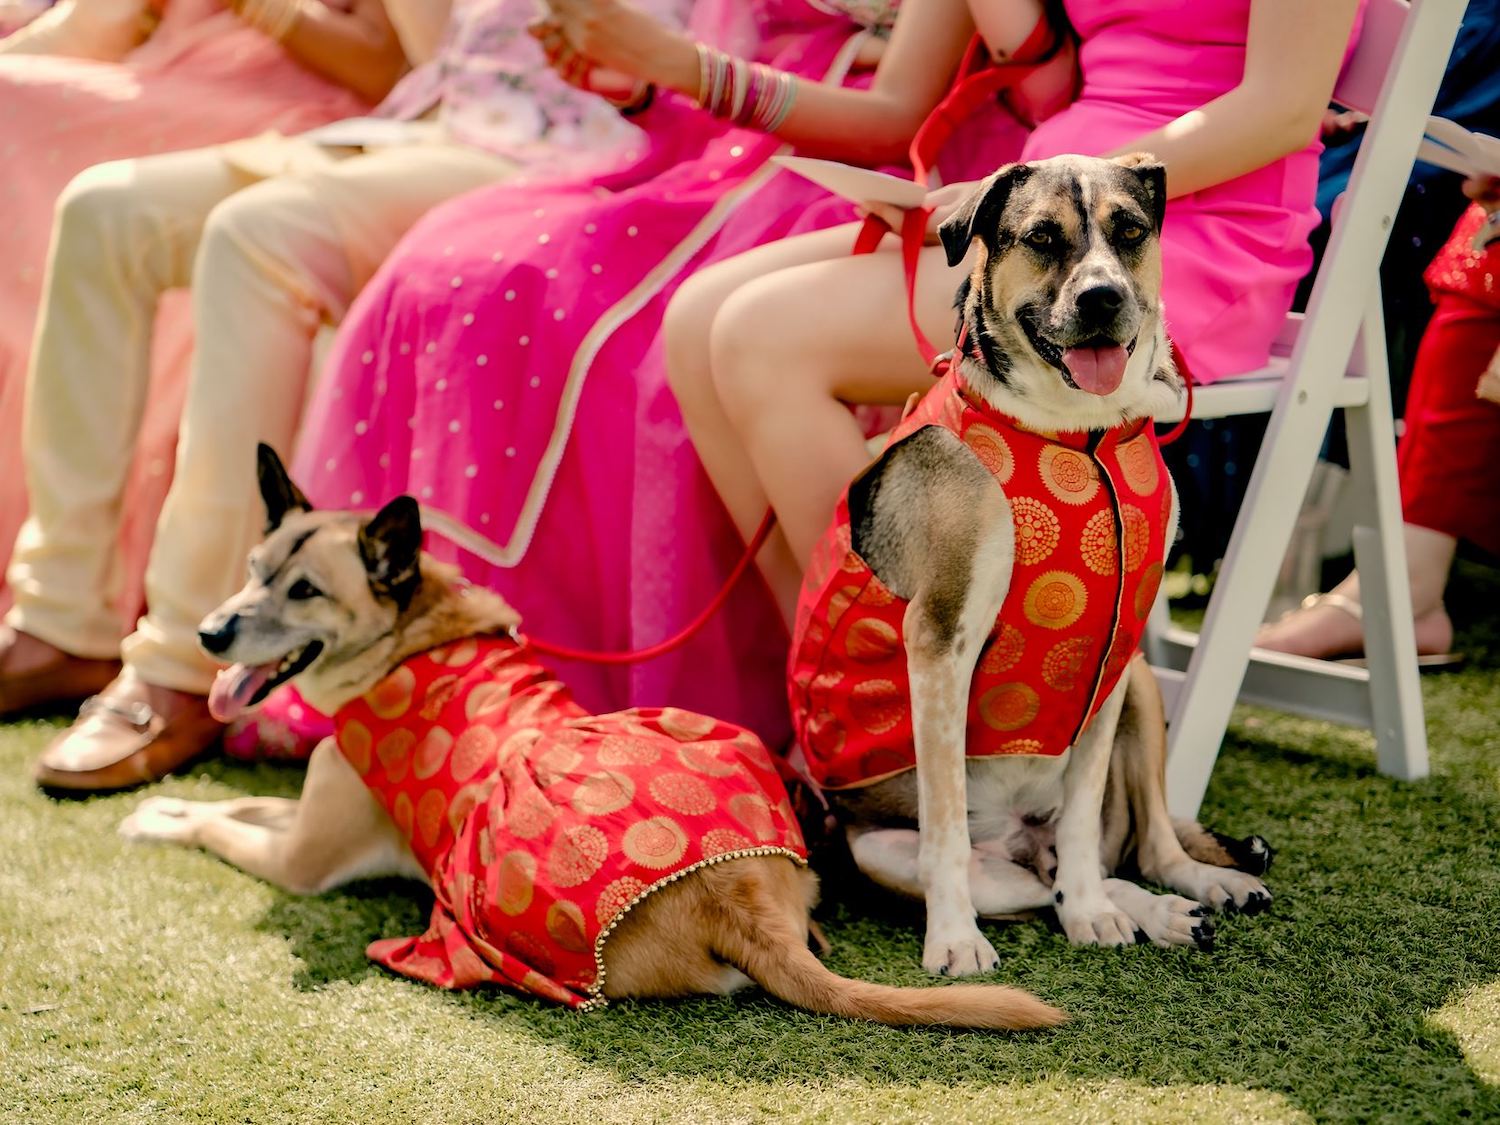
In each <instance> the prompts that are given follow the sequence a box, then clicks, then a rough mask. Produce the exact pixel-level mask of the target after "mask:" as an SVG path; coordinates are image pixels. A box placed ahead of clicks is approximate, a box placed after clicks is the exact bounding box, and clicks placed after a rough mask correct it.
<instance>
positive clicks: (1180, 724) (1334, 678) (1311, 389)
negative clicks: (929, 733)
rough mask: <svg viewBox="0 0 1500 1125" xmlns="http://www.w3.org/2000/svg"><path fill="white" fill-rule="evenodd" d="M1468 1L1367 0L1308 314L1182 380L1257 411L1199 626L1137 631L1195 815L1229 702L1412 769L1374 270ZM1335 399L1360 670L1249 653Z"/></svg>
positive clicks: (1181, 787) (1230, 409)
mask: <svg viewBox="0 0 1500 1125" xmlns="http://www.w3.org/2000/svg"><path fill="white" fill-rule="evenodd" d="M1465 4H1466V0H1416V2H1415V3H1414V4H1411V5H1408V4H1407V3H1406V2H1405V0H1369V4H1368V6H1367V9H1366V12H1365V22H1364V30H1363V33H1362V35H1361V37H1360V41H1359V45H1358V47H1357V48H1356V50H1355V54H1354V57H1353V58H1352V59H1351V60H1350V62H1349V65H1348V66H1347V67H1346V68H1345V71H1344V74H1343V76H1342V78H1341V79H1340V81H1339V84H1338V86H1337V88H1336V90H1335V91H1334V96H1335V98H1336V99H1337V100H1338V101H1339V102H1340V103H1341V104H1343V105H1345V106H1347V107H1349V108H1351V109H1357V110H1360V111H1361V112H1364V113H1367V114H1369V115H1370V123H1369V126H1368V127H1367V129H1366V132H1365V136H1364V140H1363V142H1362V144H1361V145H1360V151H1359V157H1358V159H1357V161H1356V162H1355V165H1354V172H1353V175H1352V176H1351V178H1350V181H1349V190H1348V191H1347V193H1346V194H1345V196H1344V198H1343V200H1342V201H1341V205H1340V208H1339V213H1338V215H1337V216H1336V220H1335V222H1334V226H1333V231H1332V236H1331V237H1330V239H1329V242H1328V248H1327V251H1326V252H1325V254H1324V256H1323V261H1322V265H1321V266H1320V268H1319V270H1318V275H1317V279H1316V281H1315V283H1314V286H1313V290H1312V297H1311V299H1310V300H1309V302H1308V306H1307V312H1306V314H1305V315H1297V314H1293V315H1291V316H1289V317H1288V318H1287V324H1286V328H1285V330H1284V332H1283V333H1282V338H1281V340H1279V341H1278V343H1277V346H1276V348H1275V349H1273V356H1272V359H1271V361H1270V363H1269V364H1268V365H1267V366H1266V367H1265V368H1264V369H1263V370H1261V371H1257V372H1254V373H1252V374H1248V375H1246V376H1243V377H1239V378H1235V379H1231V380H1228V381H1226V382H1223V383H1216V384H1214V385H1213V386H1210V387H1203V388H1199V389H1198V391H1197V393H1196V396H1195V401H1194V404H1193V416H1194V417H1195V418H1225V417H1229V416H1232V415H1237V414H1253V413H1265V412H1267V411H1269V412H1270V414H1271V419H1270V424H1269V426H1268V428H1267V430H1266V435H1265V439H1264V441H1263V443H1262V445H1261V449H1260V453H1259V455H1258V456H1257V457H1256V460H1255V470H1254V472H1253V474H1252V475H1251V478H1250V483H1249V488H1248V491H1247V493H1246V496H1245V501H1244V505H1243V507H1242V508H1241V510H1240V514H1239V517H1238V519H1237V520H1236V521H1235V526H1234V532H1233V534H1232V536H1231V537H1230V541H1229V549H1228V552H1227V554H1226V555H1225V558H1224V563H1223V566H1222V567H1221V569H1220V572H1219V578H1218V581H1217V583H1216V584H1215V587H1214V592H1213V596H1212V598H1211V599H1210V601H1209V604H1208V612H1207V616H1206V617H1205V618H1204V622H1203V628H1202V631H1201V633H1199V634H1193V633H1189V632H1187V631H1185V630H1181V629H1176V628H1173V627H1172V626H1171V622H1170V620H1169V619H1168V618H1167V617H1166V603H1165V599H1163V600H1162V601H1161V602H1160V603H1159V604H1158V607H1157V612H1156V613H1155V614H1154V615H1153V622H1152V627H1151V629H1150V630H1149V631H1148V635H1147V641H1146V652H1147V655H1148V657H1149V659H1150V661H1151V663H1152V665H1153V666H1154V667H1155V668H1156V670H1157V675H1158V679H1159V680H1160V681H1161V684H1162V690H1163V693H1164V694H1165V696H1166V698H1167V708H1168V711H1167V713H1168V715H1170V716H1171V727H1170V735H1169V738H1170V742H1169V751H1168V759H1167V796H1168V803H1169V805H1170V806H1171V809H1172V812H1173V814H1174V815H1177V816H1194V815H1196V813H1197V811H1198V806H1199V805H1200V804H1201V803H1202V800H1203V793H1204V790H1205V789H1207V788H1208V779H1209V776H1210V775H1211V774H1212V772H1213V767H1214V762H1215V760H1216V759H1217V758H1218V754H1219V745H1220V743H1221V742H1222V741H1223V738H1224V733H1225V730H1226V729H1227V727H1228V725H1229V718H1230V713H1231V711H1232V710H1233V707H1234V704H1235V701H1236V699H1243V700H1245V701H1246V702H1253V703H1261V704H1266V705H1269V706H1272V707H1276V708H1279V709H1281V710H1284V711H1291V712H1294V713H1297V714H1304V715H1309V716H1312V717H1315V718H1320V719H1331V720H1333V721H1336V722H1341V723H1346V724H1350V725H1355V726H1365V727H1369V728H1371V729H1373V730H1374V732H1375V737H1376V745H1377V761H1378V765H1379V768H1380V770H1381V772H1383V773H1386V774H1390V775H1392V776H1395V777H1399V778H1404V779H1407V780H1413V779H1416V778H1419V777H1424V776H1426V774H1427V735H1426V729H1425V726H1424V724H1423V715H1422V695H1421V690H1420V686H1419V684H1418V681H1417V664H1416V643H1415V641H1414V639H1413V636H1412V611H1411V595H1410V590H1409V588H1408V585H1407V578H1406V552H1405V549H1404V547H1403V543H1402V535H1401V497H1400V489H1399V485H1398V483H1397V478H1396V457H1395V437H1394V431H1393V420H1392V416H1391V397H1390V382H1389V375H1388V372H1387V369H1386V359H1385V330H1384V325H1383V321H1382V317H1381V304H1380V285H1379V266H1380V259H1381V257H1382V255H1383V254H1384V252H1385V245H1386V240H1387V239H1388V237H1389V235H1390V229H1391V223H1392V220H1393V217H1394V215H1395V213H1396V208H1397V206H1398V205H1399V203H1400V200H1401V195H1402V192H1403V191H1404V189H1405V187H1406V182H1407V179H1408V177H1409V176H1410V173H1411V168H1412V165H1413V163H1414V161H1415V157H1416V152H1417V145H1418V143H1419V142H1420V140H1421V137H1422V132H1423V125H1424V122H1425V121H1426V118H1427V115H1428V113H1429V112H1431V106H1432V103H1433V99H1434V98H1435V97H1436V95H1437V89H1438V85H1439V83H1440V82H1441V80H1442V76H1443V70H1444V67H1445V65H1446V62H1447V59H1448V54H1449V52H1450V51H1451V50H1452V48H1453V41H1454V38H1455V36H1456V34H1457V31H1458V25H1459V21H1460V20H1461V19H1462V17H1463V12H1464V7H1465ZM1335 408H1342V409H1343V410H1344V412H1345V418H1346V422H1347V427H1348V431H1349V459H1350V471H1351V481H1350V483H1351V487H1352V488H1353V490H1354V492H1355V494H1356V497H1357V511H1356V513H1355V529H1354V550H1355V563H1356V565H1357V566H1358V568H1359V575H1360V598H1361V602H1362V604H1363V607H1364V614H1363V617H1364V632H1365V655H1366V663H1367V665H1368V671H1366V670H1365V669H1362V668H1351V667H1348V666H1345V665H1341V664H1334V663H1330V662H1327V661H1321V660H1307V659H1304V658H1301V657H1294V656H1284V655H1281V654H1277V653H1270V652H1266V651H1264V650H1261V649H1255V650H1254V651H1253V652H1252V648H1251V645H1252V642H1253V640H1254V636H1255V631H1256V629H1257V627H1258V626H1259V625H1260V623H1261V620H1262V617H1263V616H1264V614H1265V611H1266V606H1267V603H1268V602H1269V599H1270V596H1271V590H1272V586H1273V584H1274V582H1275V578H1276V574H1277V570H1278V568H1279V566H1280V563H1281V560H1282V557H1283V555H1284V554H1285V552H1286V549H1287V545H1288V543H1289V542H1290V540H1291V535H1292V530H1293V527H1294V525H1295V523H1296V519H1297V512H1298V507H1299V505H1300V504H1301V502H1302V498H1303V496H1304V495H1305V494H1306V493H1307V488H1308V483H1309V481H1310V480H1311V477H1312V471H1313V466H1314V464H1315V462H1316V461H1317V457H1318V452H1319V449H1320V447H1321V445H1322V442H1323V437H1324V434H1325V432H1326V431H1327V428H1328V423H1329V420H1330V418H1331V417H1332V413H1333V410H1334V409H1335Z"/></svg>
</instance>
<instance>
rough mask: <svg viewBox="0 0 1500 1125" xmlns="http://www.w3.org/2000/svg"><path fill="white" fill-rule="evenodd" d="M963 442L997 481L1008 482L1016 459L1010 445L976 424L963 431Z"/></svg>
mask: <svg viewBox="0 0 1500 1125" xmlns="http://www.w3.org/2000/svg"><path fill="white" fill-rule="evenodd" d="M963 441H964V444H965V445H967V446H968V447H969V448H970V449H972V450H973V451H974V456H976V457H978V458H979V460H980V461H981V462H982V463H983V464H984V467H985V468H986V469H988V470H989V471H990V473H991V474H993V476H994V478H995V479H996V480H997V481H999V482H1000V483H1001V484H1005V483H1006V482H1008V481H1009V480H1010V478H1011V475H1012V474H1014V473H1015V471H1016V459H1015V457H1014V455H1012V453H1011V451H1010V445H1009V444H1008V443H1007V442H1006V440H1005V439H1004V438H1003V437H1001V436H1000V435H999V434H998V433H997V432H996V431H995V430H992V429H991V428H990V427H989V426H986V425H984V424H983V423H978V422H976V423H975V424H974V425H972V426H970V427H969V428H968V429H967V430H965V431H964V434H963Z"/></svg>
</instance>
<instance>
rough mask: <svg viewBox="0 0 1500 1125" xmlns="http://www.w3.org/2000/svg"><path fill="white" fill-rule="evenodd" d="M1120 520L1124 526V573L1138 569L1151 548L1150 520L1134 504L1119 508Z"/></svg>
mask: <svg viewBox="0 0 1500 1125" xmlns="http://www.w3.org/2000/svg"><path fill="white" fill-rule="evenodd" d="M1120 522H1121V524H1122V525H1123V526H1124V528H1125V573H1126V574H1129V573H1130V572H1131V571H1132V570H1139V569H1140V568H1141V564H1142V563H1144V562H1145V561H1146V555H1147V554H1148V553H1149V552H1150V550H1151V521H1150V520H1148V519H1147V518H1146V513H1145V512H1143V511H1141V510H1140V509H1139V508H1137V507H1136V506H1135V505H1134V504H1126V505H1125V506H1124V507H1122V508H1121V509H1120Z"/></svg>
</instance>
